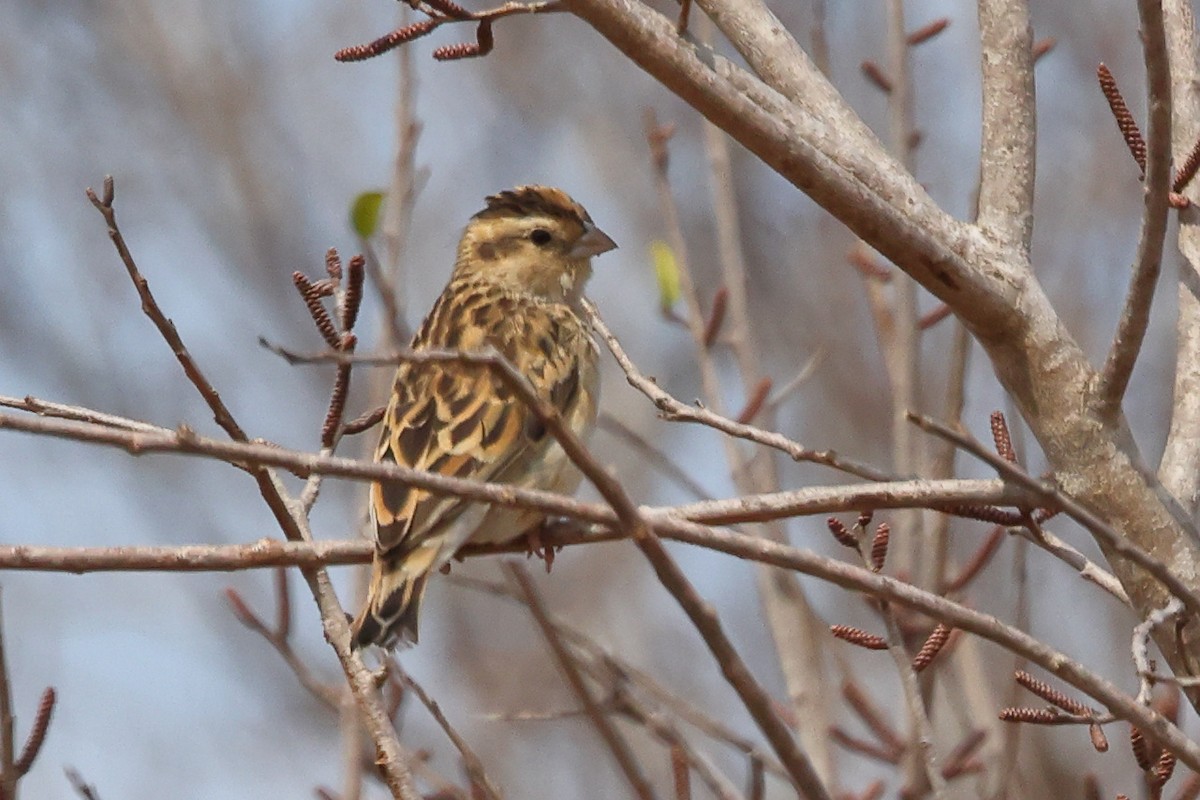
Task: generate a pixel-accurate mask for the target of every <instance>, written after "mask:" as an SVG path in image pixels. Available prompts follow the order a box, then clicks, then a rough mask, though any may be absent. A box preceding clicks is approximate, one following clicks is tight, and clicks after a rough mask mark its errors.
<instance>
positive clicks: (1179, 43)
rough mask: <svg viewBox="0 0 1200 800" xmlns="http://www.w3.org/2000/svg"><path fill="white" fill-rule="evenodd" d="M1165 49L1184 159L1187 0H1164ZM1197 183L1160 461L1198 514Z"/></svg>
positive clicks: (1193, 97) (1175, 136) (1199, 121)
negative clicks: (1167, 426)
mask: <svg viewBox="0 0 1200 800" xmlns="http://www.w3.org/2000/svg"><path fill="white" fill-rule="evenodd" d="M1163 12H1164V15H1165V17H1166V29H1167V48H1168V51H1169V52H1168V56H1169V61H1170V65H1171V107H1172V110H1173V112H1174V113H1173V118H1174V119H1173V122H1172V128H1173V131H1172V136H1171V139H1172V149H1173V151H1174V153H1175V161H1176V163H1182V162H1183V159H1184V158H1185V157H1186V155H1187V153H1188V152H1189V151H1190V150H1191V149H1192V147H1193V146H1194V144H1195V143H1196V141H1197V139H1198V138H1200V69H1198V67H1197V64H1198V62H1200V44H1198V42H1197V38H1196V20H1195V18H1194V17H1193V14H1192V4H1191V3H1190V2H1188V0H1164V2H1163ZM1196 187H1197V182H1196V181H1192V182H1191V183H1190V184H1189V185H1188V186H1187V187H1186V188H1185V189H1184V193H1185V194H1186V196H1187V197H1189V198H1190V199H1191V200H1192V202H1193V205H1192V207H1191V208H1189V209H1186V210H1184V211H1183V212H1181V213H1180V214H1179V236H1178V241H1179V250H1180V253H1181V255H1182V256H1183V258H1182V259H1181V260H1180V265H1179V270H1180V276H1179V287H1178V289H1177V295H1178V298H1179V311H1178V314H1179V318H1178V320H1177V321H1176V323H1175V326H1176V331H1177V342H1176V352H1175V391H1174V395H1173V397H1172V401H1171V428H1170V431H1169V432H1168V434H1167V443H1166V447H1165V449H1164V451H1163V457H1162V463H1161V464H1160V465H1159V472H1158V474H1159V478H1160V480H1162V482H1163V485H1164V486H1165V487H1166V489H1167V490H1168V491H1169V492H1171V494H1172V495H1174V497H1175V498H1176V499H1177V500H1178V501H1179V502H1180V503H1181V504H1182V505H1183V507H1184V508H1185V509H1187V511H1188V513H1190V514H1193V515H1194V514H1195V512H1196V505H1197V501H1200V211H1198V210H1197V207H1196V206H1195V205H1194V203H1195V202H1196V201H1197V200H1200V193H1198V192H1197V188H1196Z"/></svg>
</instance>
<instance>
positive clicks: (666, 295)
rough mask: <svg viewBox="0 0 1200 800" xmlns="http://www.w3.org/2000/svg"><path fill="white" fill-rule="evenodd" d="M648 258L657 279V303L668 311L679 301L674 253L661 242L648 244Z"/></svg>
mask: <svg viewBox="0 0 1200 800" xmlns="http://www.w3.org/2000/svg"><path fill="white" fill-rule="evenodd" d="M650 257H651V258H652V259H653V260H654V274H655V275H656V276H657V277H658V302H659V303H660V304H661V305H662V307H663V309H664V310H667V311H669V310H670V309H671V308H672V307H673V306H674V305H675V301H677V300H678V299H679V265H678V264H677V263H675V253H674V251H672V250H671V247H670V245H668V244H667V243H666V242H663V241H653V242H651V243H650Z"/></svg>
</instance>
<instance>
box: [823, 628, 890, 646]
mask: <svg viewBox="0 0 1200 800" xmlns="http://www.w3.org/2000/svg"><path fill="white" fill-rule="evenodd" d="M829 632H830V633H832V634H833V635H834V636H836V637H837V638H839V639H841V640H842V641H844V642H850V643H851V644H856V645H858V646H859V647H865V648H866V649H868V650H886V649H887V640H886V639H884V638H883V637H882V636H876V635H875V634H873V633H867V632H866V631H864V630H863V629H862V628H855V627H854V626H853V625H830V626H829Z"/></svg>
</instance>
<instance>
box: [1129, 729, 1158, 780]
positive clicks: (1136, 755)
mask: <svg viewBox="0 0 1200 800" xmlns="http://www.w3.org/2000/svg"><path fill="white" fill-rule="evenodd" d="M1129 749H1130V750H1132V751H1133V759H1134V761H1136V762H1137V765H1138V767H1140V768H1141V770H1142V772H1149V771H1150V768H1151V767H1152V766H1154V765H1153V763H1152V762H1151V758H1150V743H1149V742H1147V741H1146V737H1145V736H1142V731H1141V730H1140V729H1139V728H1138V727H1136V726H1134V725H1130V726H1129Z"/></svg>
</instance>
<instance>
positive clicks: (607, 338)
mask: <svg viewBox="0 0 1200 800" xmlns="http://www.w3.org/2000/svg"><path fill="white" fill-rule="evenodd" d="M584 310H585V311H586V312H587V314H588V320H589V321H590V322H591V324H592V326H593V327H594V328H595V329H596V332H597V333H598V334H599V336H600V338H601V339H602V340H603V341H604V343H605V345H607V346H608V349H609V351H610V352H611V353H612V354H613V357H614V358H615V359H616V360H617V364H618V365H619V366H620V367H621V369H622V370H623V371H624V372H625V378H626V380H627V381H629V385H630V386H632V387H633V388H635V389H637V390H638V391H639V392H641V393H642V394H644V395H646V397H647V398H648V399H649V400H650V402H652V403H654V406H655V408H657V409H658V410H659V411H660V412H662V417H663V419H667V420H681V421H685V422H696V423H699V424H701V425H707V426H708V427H710V428H715V429H716V430H718V431H721V432H722V433H725V434H728V435H729V436H733V437H735V438H738V439H745V440H747V441H751V442H756V443H758V444H761V445H764V446H766V447H772V448H774V449H776V450H779V451H781V452H783V453H785V454H786V455H788V456H789V457H791V458H792V459H793V460H794V461H811V462H813V463H814V464H823V465H824V466H827V467H832V468H833V469H836V470H840V471H842V472H846V473H849V474H851V475H857V476H859V477H861V478H866V479H868V480H873V481H881V480H889V479H890V478H891V476H890V475H888V473H886V472H884V471H883V470H880V469H876V468H875V467H872V466H868V465H866V464H859V463H857V462H854V461H852V460H850V459H847V458H844V457H842V456H841V455H839V454H838V453H835V452H834V451H832V450H811V449H809V448H807V447H805V446H804V445H802V444H800V443H799V442H795V441H792V440H791V439H789V438H787V437H786V436H784V435H783V434H780V433H775V432H773V431H767V430H763V429H761V428H756V427H755V426H753V425H746V424H743V423H740V422H736V421H734V420H732V419H729V418H728V417H724V416H721V415H720V414H716V413H714V412H712V411H709V410H708V409H704V408H696V407H695V406H689V405H687V404H686V403H682V402H680V401H679V400H676V399H675V398H674V397H673V396H671V395H670V394H669V393H667V392H666V391H664V390H663V389H662V388H661V387H660V386H659V385H658V384H657V383H655V382H654V379H652V378H648V377H646V376H645V375H643V374H642V373H641V371H640V370H638V368H637V367H636V366H634V364H633V361H632V360H631V359H630V358H629V356H628V355H626V353H625V349H624V348H623V347H621V344H620V342H619V341H617V337H616V336H614V335H613V333H612V331H610V330H609V329H608V326H607V325H605V324H604V320H603V319H601V318H600V315H599V314H597V313H595V311H594V309H593V308H592V307H591V306H588V307H586V308H585V309H584Z"/></svg>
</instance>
